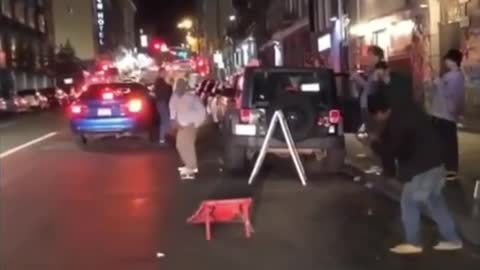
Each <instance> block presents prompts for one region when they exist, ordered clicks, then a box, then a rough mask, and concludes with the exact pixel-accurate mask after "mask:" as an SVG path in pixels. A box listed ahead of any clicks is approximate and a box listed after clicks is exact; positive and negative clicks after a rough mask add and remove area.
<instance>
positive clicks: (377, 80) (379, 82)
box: [352, 46, 465, 254]
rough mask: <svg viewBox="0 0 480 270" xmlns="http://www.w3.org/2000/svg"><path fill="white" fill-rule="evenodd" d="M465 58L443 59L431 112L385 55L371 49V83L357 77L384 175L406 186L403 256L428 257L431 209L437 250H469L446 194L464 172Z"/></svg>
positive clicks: (396, 249)
mask: <svg viewBox="0 0 480 270" xmlns="http://www.w3.org/2000/svg"><path fill="white" fill-rule="evenodd" d="M462 57H463V55H462V53H461V52H460V51H458V50H454V49H452V50H450V51H449V52H448V53H447V54H446V55H445V56H444V58H443V60H444V66H445V68H446V72H445V73H444V74H443V75H441V76H439V77H437V78H434V79H432V82H433V87H432V90H431V91H432V92H431V95H430V96H431V98H432V104H431V106H430V109H429V110H426V109H425V108H424V106H423V104H419V103H418V102H417V101H416V100H415V98H414V93H413V83H412V81H411V79H409V78H408V77H406V76H402V75H401V74H398V73H395V72H390V70H389V67H388V64H387V63H386V62H385V57H384V51H383V50H382V49H381V48H379V47H377V46H372V47H370V48H369V49H368V59H369V70H368V72H367V77H366V78H364V77H361V76H360V75H356V74H355V75H353V76H352V80H353V81H354V82H355V84H356V85H357V86H359V87H360V88H361V89H362V92H361V95H360V100H361V108H362V114H363V116H364V122H365V125H364V127H365V128H363V129H362V130H360V132H361V133H366V134H368V137H367V138H368V139H367V141H368V143H369V145H370V146H371V149H372V151H373V152H374V153H376V154H377V155H378V157H379V158H380V160H381V164H382V173H383V174H384V176H385V177H387V178H396V179H398V180H400V181H402V182H404V183H405V184H404V185H403V191H402V196H401V210H402V221H403V225H404V229H405V237H406V241H405V243H403V244H400V245H397V246H395V247H393V248H392V249H391V252H394V253H398V254H415V253H421V252H422V251H423V247H422V240H421V237H420V232H419V228H420V216H421V209H422V207H425V206H426V209H427V210H428V212H429V214H430V215H431V217H432V218H433V220H434V221H435V222H436V223H437V225H438V226H439V231H440V233H441V236H442V239H441V241H439V243H438V244H437V245H436V246H435V247H434V249H435V250H458V249H462V248H463V244H462V240H461V239H460V237H459V235H458V233H457V231H456V226H455V224H454V221H453V219H452V217H451V215H450V213H449V210H448V207H447V204H446V202H445V198H444V196H443V193H442V190H443V188H444V186H445V183H446V181H448V180H456V179H457V172H458V168H459V166H458V138H457V121H458V120H459V118H460V117H461V116H462V115H463V113H464V107H465V106H464V104H465V78H464V75H463V73H462V71H461V62H462Z"/></svg>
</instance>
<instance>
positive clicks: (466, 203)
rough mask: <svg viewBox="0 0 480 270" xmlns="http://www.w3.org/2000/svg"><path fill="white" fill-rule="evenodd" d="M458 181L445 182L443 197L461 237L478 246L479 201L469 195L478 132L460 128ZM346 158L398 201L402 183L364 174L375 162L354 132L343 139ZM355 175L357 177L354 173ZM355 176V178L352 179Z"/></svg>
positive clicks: (475, 174)
mask: <svg viewBox="0 0 480 270" xmlns="http://www.w3.org/2000/svg"><path fill="white" fill-rule="evenodd" d="M459 142H460V164H461V168H460V178H461V180H460V182H459V183H458V184H449V185H448V188H447V189H446V192H445V194H446V198H447V201H448V204H449V207H450V210H451V211H452V212H453V215H454V217H455V220H456V222H457V223H458V226H459V229H460V232H461V233H462V236H463V237H464V238H465V240H466V241H467V242H469V243H471V244H473V245H475V246H480V210H479V208H480V201H475V200H474V199H473V191H474V186H475V179H478V178H480V166H479V165H478V161H480V133H473V132H460V133H459ZM346 144H347V149H348V156H347V161H348V163H350V165H352V166H353V167H354V168H356V170H357V175H358V176H360V177H361V178H362V179H361V180H360V181H362V182H365V183H372V188H373V189H375V190H377V191H380V192H382V193H384V194H385V195H386V196H388V197H390V198H391V199H393V200H396V201H399V199H400V194H401V189H402V185H401V183H399V182H396V181H390V182H388V181H386V179H384V178H383V177H381V176H378V175H367V174H365V173H364V172H365V170H367V169H368V168H370V166H372V165H379V163H378V161H377V160H376V159H375V158H373V157H372V156H373V155H372V154H371V152H370V150H369V149H368V148H367V147H366V146H364V145H363V144H362V143H360V142H359V141H358V140H357V139H356V138H355V137H354V136H348V137H347V139H346ZM357 178H358V177H357ZM356 180H359V179H356Z"/></svg>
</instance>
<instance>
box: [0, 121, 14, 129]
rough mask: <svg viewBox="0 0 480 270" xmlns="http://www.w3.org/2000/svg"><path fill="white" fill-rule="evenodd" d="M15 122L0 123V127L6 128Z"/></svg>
mask: <svg viewBox="0 0 480 270" xmlns="http://www.w3.org/2000/svg"><path fill="white" fill-rule="evenodd" d="M14 124H15V122H6V123H4V124H0V129H4V128H7V127H11V126H13V125H14Z"/></svg>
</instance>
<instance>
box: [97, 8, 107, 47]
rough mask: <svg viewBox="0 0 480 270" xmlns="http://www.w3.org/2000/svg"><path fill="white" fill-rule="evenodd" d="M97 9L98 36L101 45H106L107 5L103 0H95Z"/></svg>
mask: <svg viewBox="0 0 480 270" xmlns="http://www.w3.org/2000/svg"><path fill="white" fill-rule="evenodd" d="M95 10H96V15H97V27H98V31H97V38H98V44H99V45H100V46H103V45H105V5H104V2H103V0H95Z"/></svg>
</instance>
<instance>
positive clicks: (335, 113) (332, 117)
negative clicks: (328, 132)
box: [328, 110, 342, 124]
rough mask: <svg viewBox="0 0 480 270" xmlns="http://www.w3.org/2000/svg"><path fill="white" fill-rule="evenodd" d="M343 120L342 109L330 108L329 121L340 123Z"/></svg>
mask: <svg viewBox="0 0 480 270" xmlns="http://www.w3.org/2000/svg"><path fill="white" fill-rule="evenodd" d="M341 120H342V113H341V112H340V110H330V111H329V112H328V121H329V122H330V124H339V123H340V121H341Z"/></svg>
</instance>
